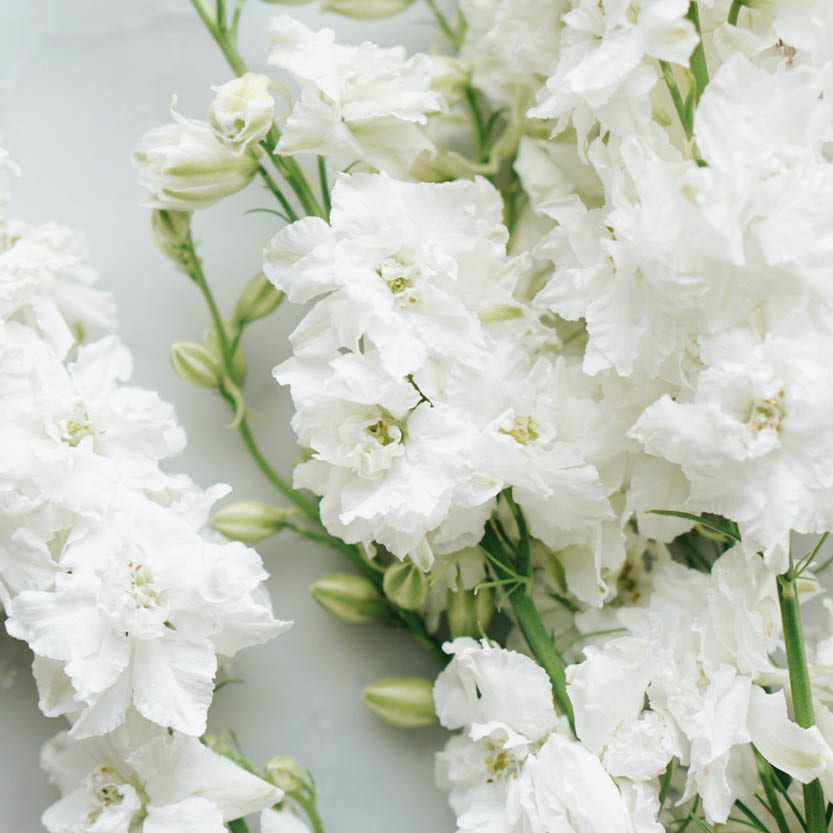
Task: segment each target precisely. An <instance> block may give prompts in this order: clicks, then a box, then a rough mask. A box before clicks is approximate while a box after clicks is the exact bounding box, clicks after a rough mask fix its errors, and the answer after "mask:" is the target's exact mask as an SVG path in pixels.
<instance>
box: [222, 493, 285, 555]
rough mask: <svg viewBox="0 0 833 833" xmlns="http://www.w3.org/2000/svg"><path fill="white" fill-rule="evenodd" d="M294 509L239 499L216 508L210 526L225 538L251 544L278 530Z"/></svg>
mask: <svg viewBox="0 0 833 833" xmlns="http://www.w3.org/2000/svg"><path fill="white" fill-rule="evenodd" d="M295 514H297V510H295V509H279V508H278V507H277V506H271V505H270V504H268V503H263V502H262V501H259V500H240V501H237V503H230V504H229V505H228V506H224V507H223V508H222V509H220V510H218V511H217V512H215V513H214V515H212V517H211V521H210V523H211V527H212V528H213V529H216V530H217V531H218V532H222V533H223V535H225V536H226V538H232V539H234V540H235V541H244V542H245V543H247V544H253V543H254V542H255V541H260V540H262V539H263V538H267V537H268V536H269V535H274V534H275V533H276V532H280V530H281V529H283V527H284V526H286V519H287V518H288V517H289V516H290V515H295Z"/></svg>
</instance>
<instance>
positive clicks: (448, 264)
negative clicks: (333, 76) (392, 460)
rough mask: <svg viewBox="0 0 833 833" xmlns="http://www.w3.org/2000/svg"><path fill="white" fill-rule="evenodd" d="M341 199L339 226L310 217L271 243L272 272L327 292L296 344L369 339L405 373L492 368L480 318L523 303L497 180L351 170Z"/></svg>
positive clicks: (291, 285) (304, 290)
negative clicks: (430, 367)
mask: <svg viewBox="0 0 833 833" xmlns="http://www.w3.org/2000/svg"><path fill="white" fill-rule="evenodd" d="M332 200H333V208H332V212H331V220H330V225H327V224H326V223H325V222H324V221H323V220H321V219H318V218H307V219H304V220H301V221H299V222H297V223H294V224H292V225H290V226H287V227H286V228H285V229H283V230H282V231H280V232H279V233H278V234H277V235H276V236H275V237H274V238H273V239H272V241H271V242H270V244H269V246H268V247H267V249H266V252H265V264H264V272H265V273H266V275H267V277H269V278H270V280H272V282H273V283H274V284H275V285H276V286H277V287H278V288H279V289H283V290H284V291H286V293H287V295H288V296H289V299H290V300H291V301H293V302H296V303H304V302H306V301H309V300H311V299H313V298H315V297H317V296H321V295H324V296H325V297H324V298H322V299H321V300H320V301H319V302H318V303H317V304H316V305H315V307H314V308H313V309H312V311H311V312H310V313H309V314H308V315H307V317H306V318H305V319H304V320H303V321H302V322H301V324H300V325H299V327H298V328H297V329H296V331H295V332H294V333H293V334H292V336H291V340H292V344H293V347H294V349H295V353H296V355H298V356H307V355H319V356H330V355H334V354H335V353H336V352H337V351H338V350H339V349H340V348H348V349H351V350H358V349H359V347H360V341H361V340H362V338H365V339H369V340H370V341H371V342H372V343H373V344H374V345H375V346H376V347H377V348H378V350H379V355H380V358H381V360H382V363H383V365H384V366H385V368H386V369H387V370H389V371H390V372H391V373H392V374H396V375H398V376H404V375H406V374H408V373H413V372H415V371H418V370H420V369H421V368H423V367H424V366H425V364H426V363H427V362H429V361H432V362H434V363H437V362H439V363H440V364H441V365H443V366H444V365H446V364H448V363H449V362H454V363H460V364H464V365H467V366H469V367H473V368H483V367H485V366H486V365H487V364H488V361H489V354H488V350H487V349H486V347H487V340H486V335H485V329H484V324H483V320H482V319H484V318H485V319H488V317H489V316H490V315H491V316H492V317H495V315H496V313H497V314H498V315H497V317H498V318H499V317H500V315H499V313H500V312H501V311H502V310H509V313H507V314H508V315H509V317H511V315H514V314H520V310H519V309H512V308H513V307H517V305H516V304H515V302H514V301H513V299H512V290H513V288H514V282H515V278H514V273H513V264H512V261H511V259H510V258H507V256H506V241H507V238H508V232H507V231H506V228H505V227H504V226H503V223H502V213H503V205H502V202H501V199H500V196H499V194H498V192H497V191H496V190H495V188H494V187H493V186H492V185H490V184H489V183H488V182H487V181H486V180H483V179H478V180H476V181H475V182H451V183H443V184H431V183H417V184H412V183H405V182H397V181H396V180H393V179H391V178H389V177H387V176H384V175H372V174H354V175H352V176H341V177H339V178H338V179H337V181H336V183H335V187H334V189H333V197H332Z"/></svg>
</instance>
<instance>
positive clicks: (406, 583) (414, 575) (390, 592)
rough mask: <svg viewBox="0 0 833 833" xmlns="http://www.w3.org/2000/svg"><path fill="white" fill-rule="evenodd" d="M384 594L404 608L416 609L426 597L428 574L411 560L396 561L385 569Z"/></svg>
mask: <svg viewBox="0 0 833 833" xmlns="http://www.w3.org/2000/svg"><path fill="white" fill-rule="evenodd" d="M382 586H383V588H384V590H385V595H386V596H387V597H388V598H389V599H390V600H391V601H392V602H394V603H395V604H397V605H399V607H403V608H405V610H416V609H417V608H419V607H421V606H422V604H423V603H424V602H425V600H426V599H427V598H428V591H429V589H430V587H429V583H428V576H426V575H425V573H423V572H422V571H421V570H420V569H419V568H418V567H416V566H415V565H414V564H413V563H412V562H411V561H408V560H406V561H397V562H395V563H393V564H391V565H390V566H389V567H388V568H387V569H386V570H385V577H384V579H383V581H382Z"/></svg>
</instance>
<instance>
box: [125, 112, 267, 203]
mask: <svg viewBox="0 0 833 833" xmlns="http://www.w3.org/2000/svg"><path fill="white" fill-rule="evenodd" d="M171 115H172V116H173V117H174V120H175V121H174V122H173V124H166V125H163V126H162V127H155V128H154V129H153V130H149V131H148V132H147V133H146V134H145V135H144V136H143V138H142V143H141V144H140V145H139V147H138V148H136V150H135V151H134V152H133V164H134V166H135V167H136V169H137V171H138V172H139V184H140V185H141V186H142V187H143V188H145V189H147V191H148V197H147V199H146V200H145V205H148V206H150V207H151V208H164V209H167V210H169V211H196V210H197V209H199V208H206V207H207V206H209V205H213V204H214V203H215V202H217V201H219V200H221V199H223V197H227V196H229V194H234V193H235V192H237V191H239V190H240V189H241V188H245V187H246V186H247V185H248V184H249V182H250V181H251V179H252V177H253V176H254V175H255V171H256V170H257V160H256V159H255V158H254V156H253V155H251V154H249V153H243V154H240V155H238V154H236V153H235V152H234V151H232V150H231V149H230V148H228V147H227V146H226V145H224V144H223V143H222V142H220V140H219V139H218V138H217V137H216V136H215V134H214V132H213V131H212V129H211V127H209V125H208V124H206V123H205V122H201V121H196V120H194V119H187V118H185V117H184V116H180V115H179V114H178V113H177V112H176V110H174V109H173V107H172V108H171Z"/></svg>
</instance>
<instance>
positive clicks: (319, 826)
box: [291, 793, 324, 833]
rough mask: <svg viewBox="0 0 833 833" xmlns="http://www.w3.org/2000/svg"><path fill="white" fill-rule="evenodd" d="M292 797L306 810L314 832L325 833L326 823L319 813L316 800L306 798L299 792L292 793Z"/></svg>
mask: <svg viewBox="0 0 833 833" xmlns="http://www.w3.org/2000/svg"><path fill="white" fill-rule="evenodd" d="M291 797H292V799H293V800H295V801H297V802H298V804H300V805H301V807H302V808H303V810H304V812H305V813H306V814H307V818H308V819H309V820H310V824H312V830H313V833H324V825H323V823H322V822H321V816H319V815H318V809H317V808H316V806H315V800H314V799H309V798H305V797H304V796H303V795H300V794H299V793H292V794H291Z"/></svg>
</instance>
